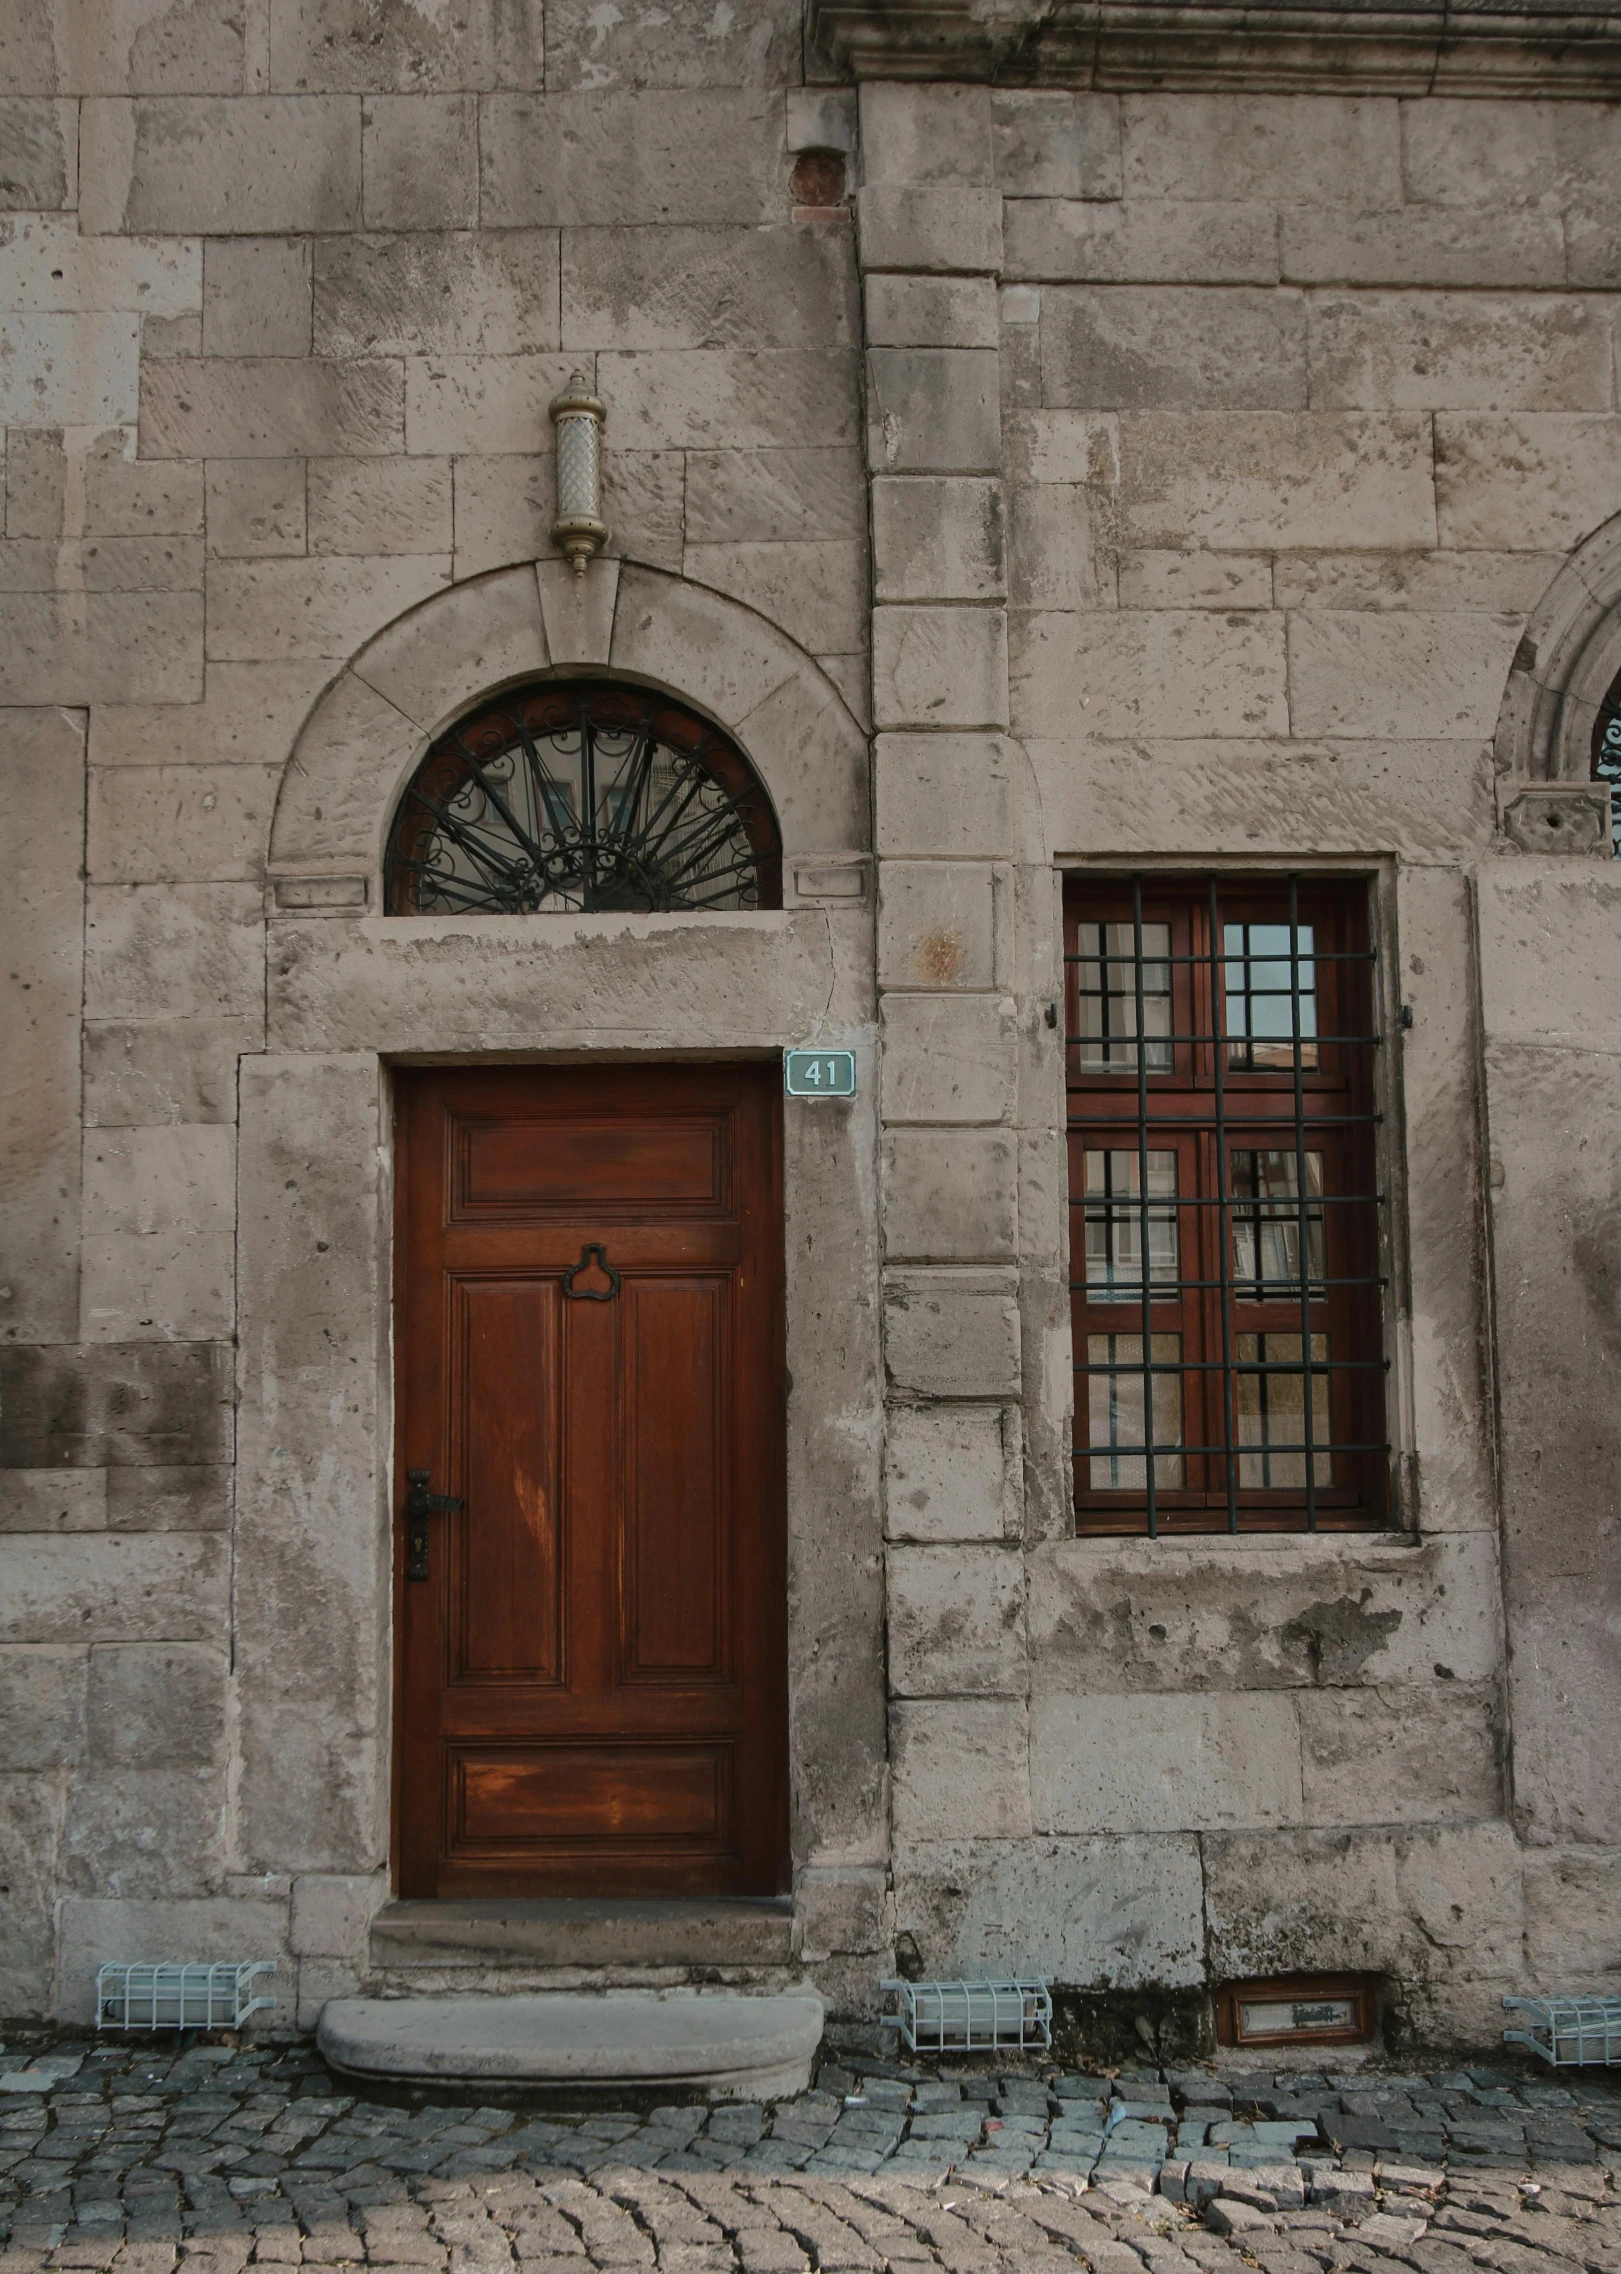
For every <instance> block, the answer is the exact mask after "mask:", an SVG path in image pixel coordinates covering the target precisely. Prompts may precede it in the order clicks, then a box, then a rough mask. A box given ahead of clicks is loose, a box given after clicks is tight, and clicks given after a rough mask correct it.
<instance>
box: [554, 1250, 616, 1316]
mask: <svg viewBox="0 0 1621 2274" xmlns="http://www.w3.org/2000/svg"><path fill="white" fill-rule="evenodd" d="M593 1256H594V1257H595V1258H596V1268H597V1269H598V1271H600V1272H601V1273H602V1275H603V1277H604V1278H605V1279H606V1280H607V1282H608V1284H607V1286H606V1287H577V1286H576V1285H575V1284H574V1283H575V1281H576V1280H577V1279H578V1278H579V1276H580V1274H581V1272H582V1271H589V1270H590V1269H591V1259H592V1257H593ZM619 1288H620V1278H619V1274H618V1272H617V1271H615V1269H614V1267H613V1265H612V1264H611V1263H610V1262H609V1261H608V1251H607V1249H606V1248H605V1247H604V1246H603V1245H602V1243H601V1241H600V1240H587V1241H586V1243H585V1245H584V1247H583V1248H581V1250H580V1260H579V1262H578V1263H577V1264H576V1265H575V1266H574V1268H573V1270H572V1271H565V1272H564V1274H563V1292H564V1294H565V1295H569V1296H572V1297H573V1299H574V1301H575V1302H576V1303H611V1302H612V1301H613V1299H614V1297H615V1296H616V1295H617V1294H618V1292H619Z"/></svg>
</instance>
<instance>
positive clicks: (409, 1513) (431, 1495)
mask: <svg viewBox="0 0 1621 2274" xmlns="http://www.w3.org/2000/svg"><path fill="white" fill-rule="evenodd" d="M432 1474H433V1471H432V1470H431V1469H407V1470H406V1472H405V1482H406V1485H407V1487H408V1488H409V1489H408V1490H407V1492H406V1495H405V1576H406V1578H407V1579H426V1578H427V1576H428V1518H429V1517H430V1516H433V1515H435V1514H437V1513H439V1512H440V1511H441V1510H442V1511H444V1512H445V1513H446V1514H447V1515H448V1514H449V1512H450V1511H451V1510H452V1509H455V1508H460V1506H461V1505H462V1504H461V1502H460V1501H459V1500H456V1499H453V1498H452V1496H451V1495H450V1494H449V1493H448V1492H430V1491H429V1490H428V1479H429V1478H430V1477H431V1476H432Z"/></svg>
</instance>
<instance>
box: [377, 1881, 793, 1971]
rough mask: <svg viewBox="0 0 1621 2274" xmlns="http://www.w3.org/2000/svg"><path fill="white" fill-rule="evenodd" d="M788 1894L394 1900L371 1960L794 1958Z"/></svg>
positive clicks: (608, 1962) (487, 1962) (634, 1962)
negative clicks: (428, 1900) (432, 1900)
mask: <svg viewBox="0 0 1621 2274" xmlns="http://www.w3.org/2000/svg"><path fill="white" fill-rule="evenodd" d="M793 1942H794V1907H793V1903H792V1901H791V1899H790V1898H789V1897H788V1896H786V1895H782V1896H742V1895H738V1896H702V1897H690V1896H680V1897H665V1896H643V1895H636V1896H597V1895H592V1896H584V1895H550V1896H530V1897H525V1898H523V1899H513V1900H510V1901H500V1900H495V1899H491V1898H488V1897H481V1898H478V1899H476V1900H474V1899H466V1900H451V1901H448V1902H398V1903H385V1904H384V1906H383V1908H382V1909H381V1910H380V1911H379V1912H378V1913H377V1915H376V1917H375V1918H374V1919H373V1920H372V1926H371V1960H372V1964H373V1966H376V1967H391V1968H392V1967H398V1966H492V1965H493V1966H501V1965H509V1966H517V1965H522V1966H525V1967H534V1966H786V1965H788V1964H790V1963H791V1961H792V1958H793Z"/></svg>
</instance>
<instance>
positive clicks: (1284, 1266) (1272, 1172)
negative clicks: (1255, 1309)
mask: <svg viewBox="0 0 1621 2274" xmlns="http://www.w3.org/2000/svg"><path fill="white" fill-rule="evenodd" d="M1230 1189H1231V1191H1232V1196H1233V1208H1232V1215H1233V1292H1234V1294H1235V1295H1237V1296H1238V1297H1239V1299H1240V1300H1241V1301H1248V1302H1252V1303H1264V1302H1268V1301H1270V1300H1273V1299H1274V1298H1276V1297H1280V1296H1288V1295H1298V1294H1299V1292H1300V1161H1299V1156H1298V1154H1296V1153H1293V1152H1289V1153H1282V1152H1279V1153H1259V1152H1256V1153H1252V1152H1249V1151H1238V1152H1235V1153H1234V1154H1233V1156H1232V1184H1231V1188H1230ZM1322 1190H1323V1156H1322V1154H1321V1153H1308V1154H1307V1155H1306V1268H1307V1269H1308V1271H1309V1272H1310V1273H1311V1279H1312V1286H1313V1288H1314V1289H1316V1290H1320V1289H1321V1287H1322V1283H1323V1280H1324V1279H1325V1277H1326V1276H1327V1265H1326V1263H1325V1262H1324V1258H1323V1209H1322Z"/></svg>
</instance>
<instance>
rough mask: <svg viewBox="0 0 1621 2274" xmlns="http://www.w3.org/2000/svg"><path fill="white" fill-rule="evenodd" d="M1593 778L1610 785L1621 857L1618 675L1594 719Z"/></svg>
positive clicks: (1613, 823) (1612, 822) (1614, 841)
mask: <svg viewBox="0 0 1621 2274" xmlns="http://www.w3.org/2000/svg"><path fill="white" fill-rule="evenodd" d="M1593 779H1594V781H1595V782H1608V783H1609V785H1610V836H1611V843H1612V850H1613V851H1614V852H1615V853H1616V855H1617V856H1618V857H1621V677H1617V678H1616V679H1615V681H1614V682H1613V684H1612V685H1611V688H1610V691H1609V693H1608V694H1607V695H1606V696H1605V698H1604V700H1603V702H1602V703H1600V705H1599V707H1598V717H1597V718H1596V719H1595V720H1594V721H1593Z"/></svg>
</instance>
